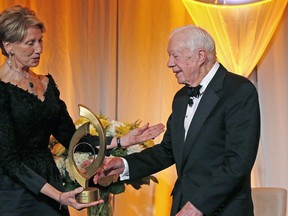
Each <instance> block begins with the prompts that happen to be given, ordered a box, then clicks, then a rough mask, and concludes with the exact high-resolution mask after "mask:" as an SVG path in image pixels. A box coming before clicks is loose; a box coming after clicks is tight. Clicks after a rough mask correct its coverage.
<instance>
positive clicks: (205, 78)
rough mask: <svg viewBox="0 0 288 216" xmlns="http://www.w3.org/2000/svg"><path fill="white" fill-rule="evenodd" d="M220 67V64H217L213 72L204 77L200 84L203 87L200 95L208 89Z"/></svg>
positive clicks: (212, 69)
mask: <svg viewBox="0 0 288 216" xmlns="http://www.w3.org/2000/svg"><path fill="white" fill-rule="evenodd" d="M219 67H220V64H219V63H218V62H215V64H214V65H213V67H212V68H211V70H210V71H209V72H208V74H207V75H206V76H205V77H204V79H203V80H202V81H201V83H200V85H202V87H201V89H200V93H203V92H204V91H205V89H206V87H207V86H208V84H209V83H210V81H211V80H212V78H213V77H214V75H215V74H216V71H217V70H218V68H219Z"/></svg>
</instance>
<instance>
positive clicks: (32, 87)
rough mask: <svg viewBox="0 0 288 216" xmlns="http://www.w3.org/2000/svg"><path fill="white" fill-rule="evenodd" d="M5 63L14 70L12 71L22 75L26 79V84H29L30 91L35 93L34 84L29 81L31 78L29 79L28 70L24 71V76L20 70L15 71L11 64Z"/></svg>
mask: <svg viewBox="0 0 288 216" xmlns="http://www.w3.org/2000/svg"><path fill="white" fill-rule="evenodd" d="M6 63H7V62H6ZM7 65H8V66H9V68H10V69H11V70H12V71H14V72H16V73H18V74H19V75H20V76H22V77H24V78H25V79H26V80H27V81H28V84H29V87H30V89H31V91H32V92H33V93H35V91H34V84H33V83H32V82H31V80H30V75H29V72H26V76H25V74H24V73H21V72H19V71H17V70H16V69H14V68H13V67H12V65H9V64H8V63H7Z"/></svg>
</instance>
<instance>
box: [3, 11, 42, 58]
mask: <svg viewBox="0 0 288 216" xmlns="http://www.w3.org/2000/svg"><path fill="white" fill-rule="evenodd" d="M29 27H38V28H39V29H40V30H41V32H42V33H43V32H45V26H44V23H43V22H41V21H40V20H39V19H38V18H37V16H36V14H35V12H34V11H33V10H31V9H29V8H27V7H22V6H20V5H15V6H13V7H10V8H7V9H5V10H4V11H2V12H1V13H0V47H1V50H2V54H3V55H5V56H8V53H7V52H6V50H5V49H4V45H3V42H12V43H14V42H22V41H23V39H24V38H25V36H26V34H27V29H28V28H29Z"/></svg>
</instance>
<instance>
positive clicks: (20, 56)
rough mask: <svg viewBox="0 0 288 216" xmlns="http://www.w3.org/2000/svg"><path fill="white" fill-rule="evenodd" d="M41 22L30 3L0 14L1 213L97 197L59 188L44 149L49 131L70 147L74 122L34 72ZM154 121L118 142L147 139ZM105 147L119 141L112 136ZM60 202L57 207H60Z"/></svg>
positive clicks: (55, 211) (48, 210)
mask: <svg viewBox="0 0 288 216" xmlns="http://www.w3.org/2000/svg"><path fill="white" fill-rule="evenodd" d="M44 31H45V27H44V24H43V23H42V22H41V21H40V20H39V19H38V18H37V17H36V15H35V13H34V12H33V11H31V10H30V9H29V8H24V7H22V6H19V5H18V6H14V7H11V8H8V9H6V10H4V11H3V12H2V13H1V14H0V46H1V50H2V53H3V55H4V56H6V61H5V62H4V63H3V64H2V65H1V67H0V94H1V96H0V119H1V121H0V122H1V123H0V202H1V205H0V212H1V214H2V215H9V216H10V215H29V214H30V215H41V216H43V215H49V216H50V215H53V216H54V215H69V213H68V210H67V207H66V206H71V207H74V208H76V209H82V208H86V207H90V206H93V205H97V204H99V203H101V202H102V201H96V202H93V203H89V204H80V203H77V202H76V200H75V195H76V194H78V193H80V192H81V191H82V188H77V189H75V190H73V191H70V192H62V191H64V189H63V185H62V182H61V178H60V175H59V171H58V169H57V167H56V165H55V162H54V160H53V156H52V155H51V153H50V151H49V149H48V147H47V146H48V143H49V138H50V136H51V135H53V136H54V137H55V138H56V139H57V140H58V141H59V142H60V143H61V144H63V145H64V146H65V147H66V148H68V147H69V142H70V139H71V137H72V136H73V134H74V132H75V126H74V124H73V121H72V119H71V117H70V116H69V114H68V112H67V109H66V105H65V103H64V102H63V101H62V100H61V99H60V98H59V95H60V93H59V90H58V89H57V86H56V84H55V82H54V80H53V78H52V76H51V75H45V76H44V75H37V74H35V73H34V72H33V71H31V69H30V68H31V67H36V66H38V64H39V61H40V56H41V53H42V50H43V49H42V37H43V33H44ZM163 130H164V126H163V125H162V124H158V125H155V126H151V127H149V126H148V124H146V125H145V126H143V127H142V128H138V129H135V130H133V131H131V132H130V133H129V134H128V135H126V136H125V137H123V138H121V145H122V146H124V147H125V146H129V145H132V144H135V143H139V142H142V141H144V140H148V139H151V138H153V137H155V136H158V135H159V134H160V133H161V132H163ZM109 141H111V143H110V145H109V146H108V147H109V148H113V147H116V146H117V144H118V145H119V144H120V143H119V139H118V141H117V142H116V141H115V138H113V139H112V138H111V139H110V140H109ZM59 203H60V206H62V204H63V205H64V206H62V208H60V209H59Z"/></svg>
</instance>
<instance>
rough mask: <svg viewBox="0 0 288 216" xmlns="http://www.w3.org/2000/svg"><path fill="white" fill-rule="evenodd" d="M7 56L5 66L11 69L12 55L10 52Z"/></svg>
mask: <svg viewBox="0 0 288 216" xmlns="http://www.w3.org/2000/svg"><path fill="white" fill-rule="evenodd" d="M8 55H9V57H8V61H7V64H8V65H9V67H11V61H12V53H11V51H8Z"/></svg>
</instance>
